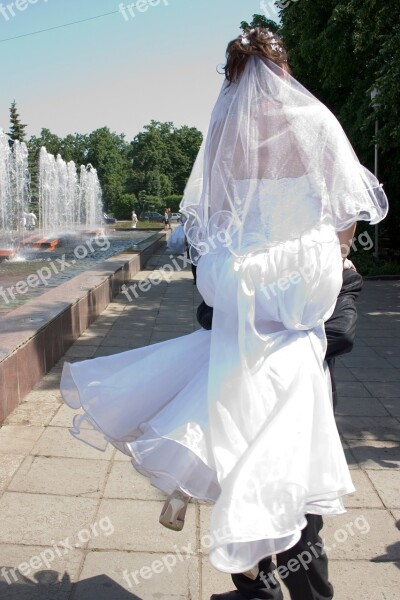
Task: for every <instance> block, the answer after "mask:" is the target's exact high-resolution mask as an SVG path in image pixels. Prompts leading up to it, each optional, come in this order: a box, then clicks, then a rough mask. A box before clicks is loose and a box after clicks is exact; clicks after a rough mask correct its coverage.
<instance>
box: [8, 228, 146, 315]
mask: <svg viewBox="0 0 400 600" xmlns="http://www.w3.org/2000/svg"><path fill="white" fill-rule="evenodd" d="M154 234H155V232H154V231H121V232H110V233H105V234H104V235H100V236H98V237H86V238H85V237H79V238H78V237H76V236H73V235H69V236H68V235H66V236H63V237H62V238H61V240H60V245H59V246H57V247H56V248H55V249H53V250H48V249H41V250H40V249H34V248H25V249H24V250H22V251H21V252H20V253H19V254H17V255H16V256H15V257H14V258H13V259H11V260H4V261H2V262H0V316H1V317H3V316H4V315H5V314H7V313H8V312H10V311H11V310H13V309H15V308H17V307H18V306H21V305H22V304H24V303H25V302H27V301H28V300H31V299H32V298H36V297H38V296H40V295H41V294H43V293H45V292H46V291H48V290H49V289H51V288H53V287H56V286H58V285H60V284H62V283H65V282H66V281H68V280H71V279H72V278H73V277H75V276H76V275H79V274H80V273H82V272H83V271H90V270H91V269H93V268H95V267H96V265H97V264H98V263H100V262H102V261H104V260H106V259H107V258H110V257H111V256H114V255H116V254H118V253H119V252H123V251H124V250H128V249H138V250H140V248H141V246H143V245H144V244H145V243H147V242H148V241H150V238H151V237H152V236H153V235H154Z"/></svg>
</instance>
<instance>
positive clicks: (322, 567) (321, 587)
mask: <svg viewBox="0 0 400 600" xmlns="http://www.w3.org/2000/svg"><path fill="white" fill-rule="evenodd" d="M346 262H347V264H348V265H349V268H345V270H344V271H343V285H342V288H341V290H340V294H339V297H338V299H337V302H336V306H335V310H334V312H333V314H332V316H331V317H330V319H329V320H328V321H327V322H326V323H325V332H326V337H327V340H328V348H327V352H326V357H325V358H326V360H327V363H328V367H329V371H330V374H331V380H332V394H333V407H334V409H335V408H336V405H337V392H336V384H335V379H334V376H333V375H334V373H333V371H334V366H335V358H336V356H339V355H341V354H345V353H346V352H350V351H351V350H352V348H353V344H354V338H355V332H356V321H357V309H356V299H357V297H358V295H359V293H360V292H361V289H362V277H361V275H359V274H358V273H357V272H356V271H355V270H354V267H353V265H352V263H351V262H350V261H346ZM345 266H347V265H346V264H345ZM212 313H213V309H212V308H211V307H209V306H207V304H206V303H205V302H202V303H201V304H200V306H199V307H198V309H197V320H198V321H199V323H200V325H201V326H202V327H203V328H204V329H211V327H212ZM306 518H307V526H306V527H305V528H304V529H303V531H302V535H301V538H300V540H299V541H298V542H297V544H296V545H295V546H293V547H292V548H290V549H289V550H286V551H285V552H281V553H280V554H278V555H277V567H278V572H279V574H280V576H281V578H282V579H283V580H284V582H285V584H286V586H287V587H288V589H289V591H290V597H291V600H331V599H332V598H333V588H332V585H331V584H330V583H329V579H328V559H327V556H326V554H325V551H324V548H323V542H322V539H321V537H320V536H319V532H320V531H321V529H322V526H323V522H322V517H321V516H319V515H306ZM300 557H301V558H302V560H299V558H300ZM275 569H276V566H275V564H274V563H273V562H272V558H270V557H268V558H265V559H263V560H262V561H261V562H260V563H259V565H258V572H257V569H256V570H255V572H253V571H252V572H251V573H250V572H249V573H246V574H241V573H240V574H233V575H232V580H233V583H234V584H235V586H236V588H237V589H236V590H235V591H234V592H227V593H225V594H213V595H212V596H211V599H210V600H283V595H282V590H281V588H280V585H279V581H278V580H277V578H276V576H275V573H274V571H275Z"/></svg>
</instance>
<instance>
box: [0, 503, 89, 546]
mask: <svg viewBox="0 0 400 600" xmlns="http://www.w3.org/2000/svg"><path fill="white" fill-rule="evenodd" d="M97 503H98V500H96V499H93V498H72V497H71V496H66V497H63V496H47V495H45V494H24V493H19V492H5V493H4V494H3V496H2V497H1V498H0V514H1V516H2V525H1V528H0V544H23V545H31V546H34V545H40V546H50V547H51V546H52V545H53V543H58V541H60V540H65V539H66V538H67V537H69V540H70V542H71V544H73V545H74V546H75V544H76V543H80V542H79V539H78V534H79V533H80V532H81V531H82V530H84V529H87V528H89V527H90V525H91V524H93V523H94V519H95V514H96V508H97ZM28 525H29V526H28Z"/></svg>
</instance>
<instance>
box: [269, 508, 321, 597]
mask: <svg viewBox="0 0 400 600" xmlns="http://www.w3.org/2000/svg"><path fill="white" fill-rule="evenodd" d="M306 518H307V527H305V528H304V529H303V531H302V535H301V538H300V540H299V541H298V543H297V544H296V545H295V546H293V548H290V549H289V550H286V552H282V553H281V554H278V556H277V563H278V567H286V568H287V570H286V571H284V570H283V569H281V570H280V574H281V576H282V579H283V581H284V582H285V585H286V586H287V587H288V589H289V591H290V597H291V599H292V600H331V599H332V598H333V587H332V585H331V584H330V583H329V579H328V558H327V556H326V554H325V552H324V550H323V543H322V539H321V537H320V536H319V532H320V531H321V529H322V526H323V521H322V517H320V516H319V515H306ZM300 558H302V559H303V561H302V562H303V564H301V561H300V560H299V559H300ZM290 560H291V561H292V562H291V563H290V562H289V561H290ZM295 561H296V562H295ZM299 562H300V568H298V569H297V566H298V564H299ZM303 565H305V566H303Z"/></svg>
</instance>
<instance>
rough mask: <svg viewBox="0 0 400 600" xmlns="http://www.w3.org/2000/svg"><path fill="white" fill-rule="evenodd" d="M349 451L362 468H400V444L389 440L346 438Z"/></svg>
mask: <svg viewBox="0 0 400 600" xmlns="http://www.w3.org/2000/svg"><path fill="white" fill-rule="evenodd" d="M347 444H348V446H349V449H350V450H349V452H351V454H352V455H353V457H354V459H355V460H356V461H357V463H358V464H360V466H361V467H362V468H363V469H369V470H371V469H374V470H378V469H400V444H399V443H398V442H390V441H385V442H381V441H376V440H367V441H363V440H347Z"/></svg>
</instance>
